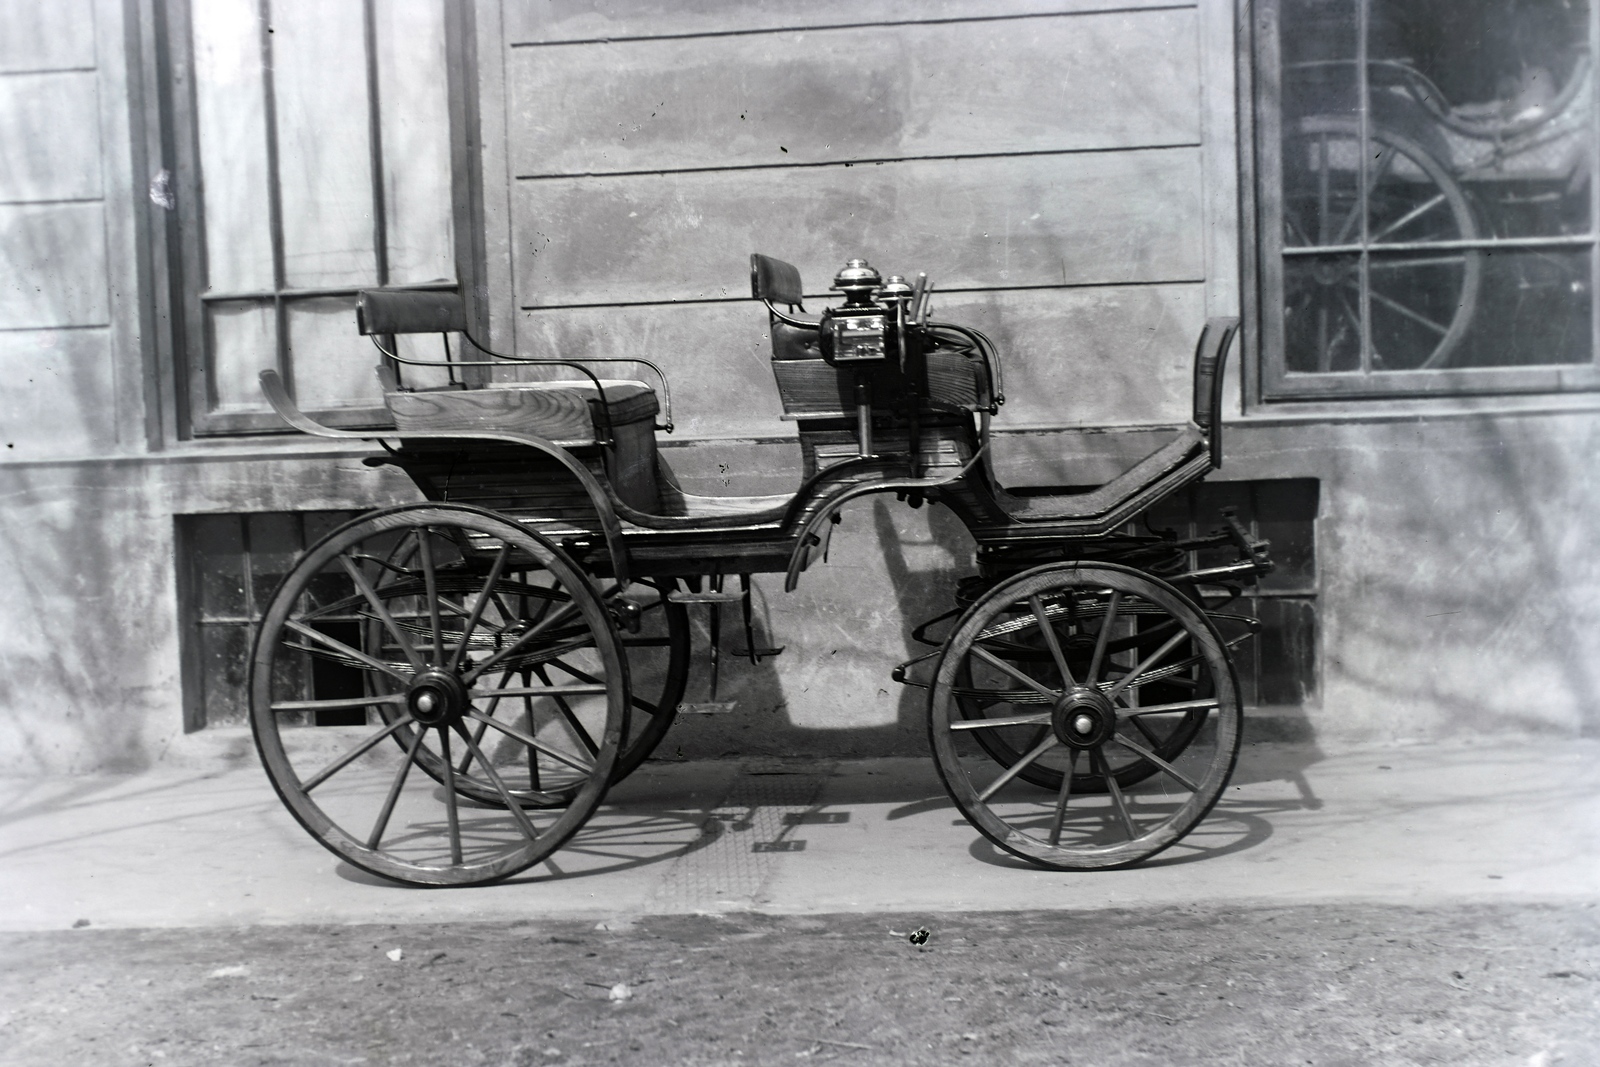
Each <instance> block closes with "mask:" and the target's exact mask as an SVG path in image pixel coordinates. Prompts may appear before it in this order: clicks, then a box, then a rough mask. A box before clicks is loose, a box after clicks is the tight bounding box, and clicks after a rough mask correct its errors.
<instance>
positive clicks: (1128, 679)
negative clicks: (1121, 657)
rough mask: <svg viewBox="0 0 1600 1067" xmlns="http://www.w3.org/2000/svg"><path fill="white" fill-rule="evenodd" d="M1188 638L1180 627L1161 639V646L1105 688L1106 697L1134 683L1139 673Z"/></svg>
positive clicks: (1115, 695)
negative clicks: (1114, 683)
mask: <svg viewBox="0 0 1600 1067" xmlns="http://www.w3.org/2000/svg"><path fill="white" fill-rule="evenodd" d="M1188 638H1189V634H1188V632H1187V631H1185V630H1182V629H1180V630H1179V631H1178V632H1177V633H1175V634H1173V635H1172V636H1171V637H1169V638H1168V639H1167V640H1165V641H1163V642H1162V643H1161V647H1160V648H1158V649H1156V650H1155V651H1154V652H1152V653H1150V655H1148V656H1146V657H1145V658H1144V661H1143V662H1142V663H1140V664H1139V665H1138V666H1137V667H1135V668H1134V669H1133V670H1132V671H1130V672H1129V673H1127V674H1125V675H1123V676H1122V679H1121V680H1120V681H1119V682H1117V684H1116V685H1114V686H1112V687H1111V688H1110V689H1107V690H1106V697H1107V698H1108V699H1111V700H1115V699H1116V697H1117V694H1118V693H1120V692H1122V691H1123V690H1124V689H1127V688H1129V687H1130V686H1132V685H1133V684H1134V682H1135V680H1136V679H1137V678H1138V677H1139V676H1140V675H1141V674H1143V673H1144V672H1145V671H1147V670H1149V669H1150V668H1151V667H1152V666H1153V665H1154V664H1155V663H1156V662H1157V661H1158V660H1160V659H1161V657H1162V656H1165V655H1166V654H1167V653H1168V652H1171V651H1172V650H1173V649H1174V648H1177V647H1178V645H1179V643H1181V642H1183V641H1186V640H1188Z"/></svg>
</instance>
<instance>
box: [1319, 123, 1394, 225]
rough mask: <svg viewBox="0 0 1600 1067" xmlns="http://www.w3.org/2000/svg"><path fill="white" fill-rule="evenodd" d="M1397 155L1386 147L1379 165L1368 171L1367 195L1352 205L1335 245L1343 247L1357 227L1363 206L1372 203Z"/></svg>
mask: <svg viewBox="0 0 1600 1067" xmlns="http://www.w3.org/2000/svg"><path fill="white" fill-rule="evenodd" d="M1395 154H1396V149H1395V147H1394V145H1385V146H1384V147H1383V150H1382V151H1380V152H1379V153H1378V162H1377V164H1376V165H1374V166H1372V167H1369V168H1368V169H1367V195H1366V196H1364V197H1357V198H1356V200H1355V203H1353V204H1351V205H1350V213H1349V214H1348V215H1346V216H1345V219H1344V223H1343V224H1342V225H1340V227H1339V233H1338V236H1336V237H1335V238H1334V239H1333V243H1334V244H1336V245H1342V244H1344V243H1345V239H1346V238H1348V237H1349V236H1350V230H1351V228H1352V227H1354V226H1355V224H1356V220H1357V219H1359V218H1360V215H1361V206H1362V204H1364V203H1370V202H1371V198H1372V191H1373V190H1374V189H1376V188H1377V187H1378V182H1380V181H1382V180H1383V176H1384V175H1385V174H1387V173H1388V172H1389V167H1390V166H1391V165H1392V164H1393V163H1394V157H1395Z"/></svg>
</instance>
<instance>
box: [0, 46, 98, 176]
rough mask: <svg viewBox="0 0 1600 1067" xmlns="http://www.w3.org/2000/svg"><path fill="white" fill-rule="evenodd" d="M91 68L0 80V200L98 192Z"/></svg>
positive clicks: (96, 106)
mask: <svg viewBox="0 0 1600 1067" xmlns="http://www.w3.org/2000/svg"><path fill="white" fill-rule="evenodd" d="M95 78H96V75H95V72H94V71H71V72H67V73H59V74H13V75H9V76H7V77H3V78H0V145H4V146H5V149H4V151H0V201H7V200H10V201H16V200H86V199H91V198H96V197H99V196H100V191H101V184H100V104H99V100H98V98H97V95H96V93H95Z"/></svg>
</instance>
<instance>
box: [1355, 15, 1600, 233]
mask: <svg viewBox="0 0 1600 1067" xmlns="http://www.w3.org/2000/svg"><path fill="white" fill-rule="evenodd" d="M1371 2H1372V14H1371V31H1370V40H1371V44H1370V46H1369V47H1370V58H1371V65H1370V68H1369V69H1370V78H1371V87H1370V92H1371V107H1372V121H1373V123H1374V125H1375V126H1376V127H1377V128H1379V129H1382V130H1386V131H1389V132H1391V133H1393V134H1395V135H1399V136H1406V137H1409V138H1410V139H1411V140H1412V142H1413V143H1414V144H1415V145H1417V146H1418V147H1419V148H1420V149H1422V150H1423V151H1424V152H1426V153H1427V155H1428V156H1429V157H1431V159H1432V160H1433V161H1435V162H1436V164H1437V165H1438V168H1439V169H1440V170H1442V171H1443V172H1445V173H1446V174H1448V175H1450V176H1451V177H1452V178H1453V180H1454V182H1455V183H1457V184H1458V185H1459V187H1460V189H1462V190H1465V191H1466V192H1467V194H1468V195H1469V196H1471V197H1472V199H1473V200H1474V203H1475V206H1476V209H1477V212H1478V216H1479V223H1480V229H1481V230H1482V231H1483V233H1484V235H1486V236H1495V237H1535V236H1556V235H1560V234H1574V233H1587V232H1588V229H1589V214H1590V210H1589V193H1588V189H1587V183H1586V175H1587V169H1586V162H1585V160H1586V159H1587V157H1588V155H1589V153H1590V151H1591V147H1592V146H1591V145H1590V143H1589V140H1588V137H1587V134H1586V132H1585V131H1586V130H1587V129H1588V128H1589V127H1590V126H1591V125H1592V122H1593V97H1594V91H1593V79H1592V68H1593V64H1592V62H1591V61H1590V60H1589V58H1588V56H1587V49H1588V42H1589V4H1588V3H1587V0H1523V2H1520V3H1515V4H1509V3H1506V2H1505V0H1371ZM1457 195H1459V193H1458V194H1457Z"/></svg>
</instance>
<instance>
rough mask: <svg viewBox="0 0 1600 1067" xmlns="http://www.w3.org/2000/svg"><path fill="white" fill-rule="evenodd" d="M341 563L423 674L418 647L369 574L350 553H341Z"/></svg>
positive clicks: (416, 669) (403, 650)
mask: <svg viewBox="0 0 1600 1067" xmlns="http://www.w3.org/2000/svg"><path fill="white" fill-rule="evenodd" d="M339 563H340V564H341V565H342V566H343V567H344V569H345V573H347V574H349V575H350V580H351V581H352V582H354V583H355V587H356V589H357V590H359V591H360V593H361V595H362V596H364V597H366V599H367V603H368V604H371V605H372V610H373V611H374V612H375V613H376V614H377V616H378V618H379V619H380V620H381V621H382V622H383V625H384V627H385V628H386V629H387V630H388V631H389V633H390V634H392V635H393V636H394V641H395V644H396V645H398V646H399V647H400V651H401V652H403V653H405V657H406V659H408V660H410V661H411V669H412V670H413V671H415V672H416V673H418V674H421V673H422V672H423V670H424V669H425V665H424V664H423V662H422V657H421V656H419V655H418V654H417V650H416V648H415V647H414V646H413V645H412V644H411V639H410V638H408V637H407V636H406V634H405V631H404V630H402V629H401V628H400V624H399V623H397V622H395V621H394V616H393V615H390V614H389V609H388V607H387V606H385V605H384V603H383V601H382V600H381V599H379V597H378V594H377V591H376V590H374V589H373V588H372V583H371V582H369V581H367V576H366V575H364V574H362V573H361V568H360V567H357V566H356V565H355V563H354V562H352V561H351V559H350V556H349V554H348V553H344V552H341V553H340V554H339Z"/></svg>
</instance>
